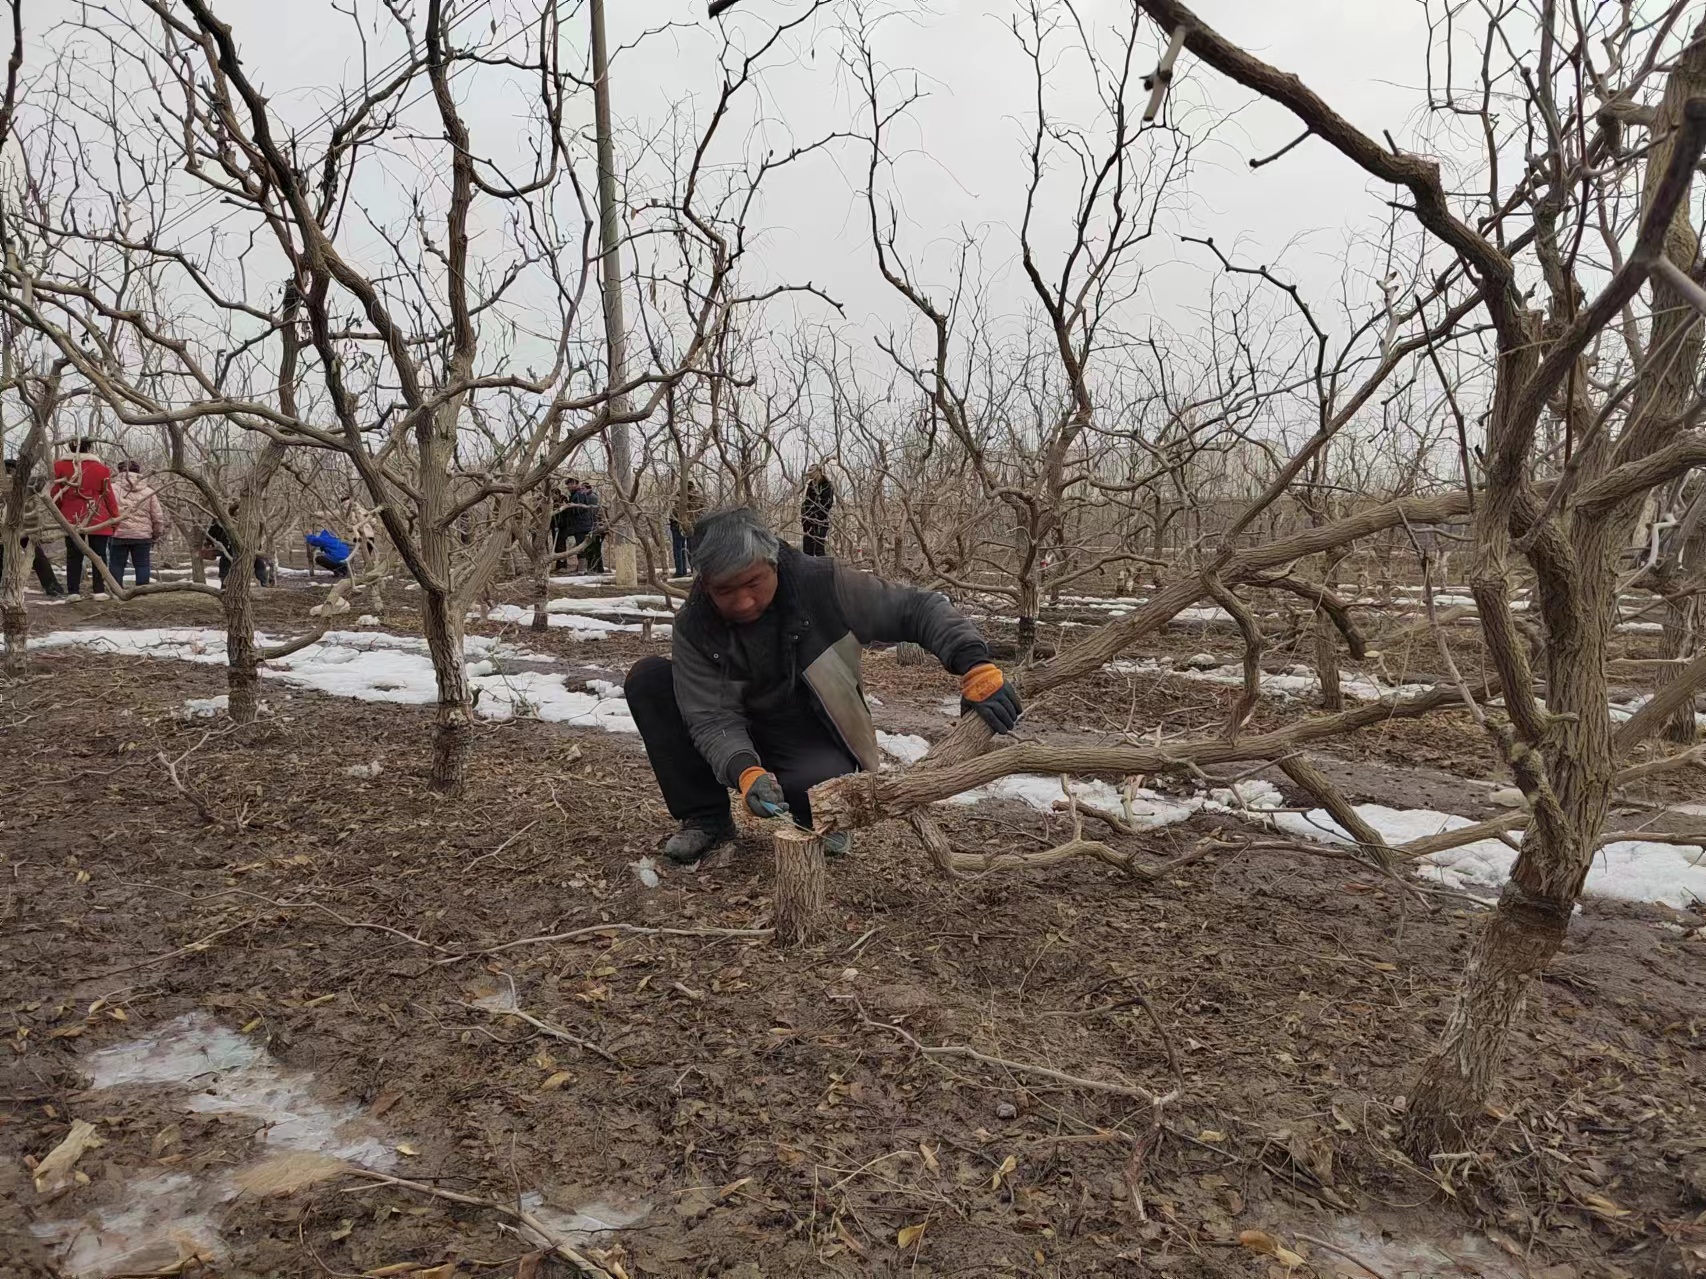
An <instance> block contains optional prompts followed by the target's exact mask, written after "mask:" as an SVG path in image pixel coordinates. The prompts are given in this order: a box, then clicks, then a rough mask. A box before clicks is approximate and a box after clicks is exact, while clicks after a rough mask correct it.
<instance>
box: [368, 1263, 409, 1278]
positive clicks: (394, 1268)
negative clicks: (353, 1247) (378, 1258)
mask: <svg viewBox="0 0 1706 1279" xmlns="http://www.w3.org/2000/svg"><path fill="white" fill-rule="evenodd" d="M417 1268H418V1267H417V1264H416V1263H415V1262H413V1261H394V1262H392V1263H391V1264H390V1265H388V1266H379V1267H377V1268H375V1269H373V1270H363V1271H362V1272H361V1273H362V1277H363V1279H386V1277H387V1276H389V1275H406V1274H412V1273H413V1272H414V1271H415V1270H416V1269H417Z"/></svg>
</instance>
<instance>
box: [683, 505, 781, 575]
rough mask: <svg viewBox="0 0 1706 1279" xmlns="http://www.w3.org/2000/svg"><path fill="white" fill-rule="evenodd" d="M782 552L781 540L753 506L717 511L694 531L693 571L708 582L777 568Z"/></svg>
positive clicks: (702, 519) (704, 518)
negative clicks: (765, 567)
mask: <svg viewBox="0 0 1706 1279" xmlns="http://www.w3.org/2000/svg"><path fill="white" fill-rule="evenodd" d="M781 549H782V541H781V539H780V538H778V537H777V536H776V534H774V533H772V532H771V531H770V530H769V529H768V528H767V527H765V524H764V521H763V519H761V518H760V517H759V514H758V512H757V511H755V510H753V509H752V508H751V507H750V506H737V507H734V508H733V509H731V510H727V511H715V512H713V513H712V514H710V515H706V516H702V517H700V519H699V521H698V522H697V523H696V524H695V525H694V527H693V567H694V568H695V569H696V570H698V572H699V574H700V575H701V576H702V577H704V578H706V579H707V580H708V579H711V578H717V577H727V576H728V575H729V574H731V573H738V572H740V571H741V570H742V569H747V568H751V567H752V566H753V565H754V564H759V563H763V564H774V563H775V562H776V557H777V555H778V554H779V553H780V552H781Z"/></svg>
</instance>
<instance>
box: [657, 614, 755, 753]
mask: <svg viewBox="0 0 1706 1279" xmlns="http://www.w3.org/2000/svg"><path fill="white" fill-rule="evenodd" d="M675 636H676V637H675V639H674V640H673V642H672V643H671V645H670V658H671V660H672V662H673V665H674V667H675V702H676V705H677V706H679V707H680V708H681V718H682V719H683V720H685V721H686V722H687V732H688V735H689V736H690V737H692V739H693V746H694V748H695V749H696V750H697V751H698V752H699V753H700V754H701V755H703V756H704V757H705V761H706V762H707V763H708V764H710V766H711V771H712V772H714V773H715V774H716V775H717V778H718V780H719V781H721V782H722V783H723V784H724V785H725V786H738V785H739V784H740V775H741V773H742V772H743V771H745V770H746V769H748V768H751V767H752V766H753V765H755V764H757V763H759V762H760V761H759V758H758V751H757V749H756V748H754V746H753V744H752V733H751V731H750V730H749V729H748V727H747V722H746V705H745V693H746V682H745V681H744V680H731V679H727V678H725V677H724V675H723V672H722V671H721V670H720V669H718V666H717V663H716V662H715V661H714V660H712V658H711V656H710V654H708V653H706V652H704V651H703V650H702V649H700V648H699V647H698V646H697V645H695V644H694V643H693V642H692V641H690V640H686V639H682V638H681V632H680V629H679V628H678V629H677V630H676V633H675Z"/></svg>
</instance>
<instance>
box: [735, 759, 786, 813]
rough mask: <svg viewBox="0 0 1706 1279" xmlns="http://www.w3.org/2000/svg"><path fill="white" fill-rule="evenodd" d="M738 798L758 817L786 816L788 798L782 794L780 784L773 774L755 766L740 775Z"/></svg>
mask: <svg viewBox="0 0 1706 1279" xmlns="http://www.w3.org/2000/svg"><path fill="white" fill-rule="evenodd" d="M748 758H750V756H749V757H748ZM740 797H741V798H742V799H744V800H745V801H746V806H747V809H748V811H750V812H752V813H754V814H756V815H757V816H759V817H786V816H787V815H788V797H787V796H786V795H784V794H783V793H782V783H781V782H779V781H777V780H776V774H775V773H772V772H768V771H766V770H765V769H763V768H761V767H759V766H758V765H756V764H755V765H753V766H752V767H751V768H749V769H747V770H746V771H745V772H744V773H742V774H741V775H740Z"/></svg>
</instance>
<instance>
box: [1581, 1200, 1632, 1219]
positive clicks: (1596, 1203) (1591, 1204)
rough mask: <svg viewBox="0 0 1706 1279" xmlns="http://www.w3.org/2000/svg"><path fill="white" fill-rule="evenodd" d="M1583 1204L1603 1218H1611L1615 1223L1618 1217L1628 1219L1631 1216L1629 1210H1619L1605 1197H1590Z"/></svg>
mask: <svg viewBox="0 0 1706 1279" xmlns="http://www.w3.org/2000/svg"><path fill="white" fill-rule="evenodd" d="M1582 1202H1583V1203H1584V1204H1586V1205H1587V1207H1588V1208H1589V1209H1590V1210H1591V1211H1593V1212H1595V1213H1598V1214H1599V1215H1600V1216H1601V1217H1609V1218H1611V1219H1612V1220H1614V1221H1615V1220H1616V1219H1617V1218H1618V1217H1627V1216H1628V1215H1629V1209H1627V1208H1619V1207H1618V1206H1617V1205H1616V1204H1614V1203H1612V1202H1611V1200H1609V1199H1607V1198H1606V1197H1605V1196H1604V1195H1588V1196H1586V1197H1585V1198H1584V1199H1583V1200H1582Z"/></svg>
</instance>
